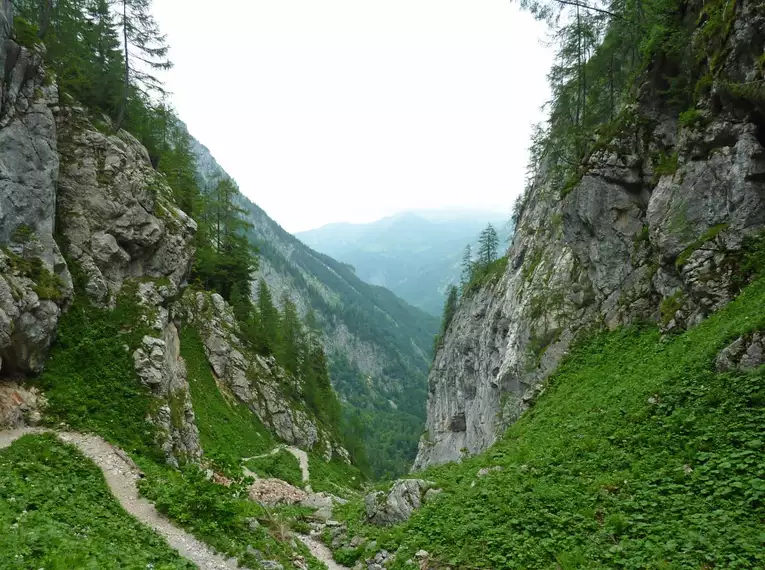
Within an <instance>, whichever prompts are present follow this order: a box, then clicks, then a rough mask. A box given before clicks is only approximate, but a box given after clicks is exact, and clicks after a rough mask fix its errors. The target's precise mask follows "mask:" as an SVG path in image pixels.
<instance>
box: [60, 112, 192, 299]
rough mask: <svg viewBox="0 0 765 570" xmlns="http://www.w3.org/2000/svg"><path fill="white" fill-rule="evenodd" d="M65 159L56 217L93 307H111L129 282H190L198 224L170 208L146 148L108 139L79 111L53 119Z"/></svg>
mask: <svg viewBox="0 0 765 570" xmlns="http://www.w3.org/2000/svg"><path fill="white" fill-rule="evenodd" d="M58 138H59V147H60V152H61V153H62V156H64V157H65V159H64V160H62V162H61V172H60V175H59V193H58V211H59V219H60V220H61V227H60V231H61V233H62V235H63V236H64V238H65V240H66V242H67V251H66V253H67V255H68V256H69V257H70V259H72V260H73V261H74V262H76V263H77V265H78V266H79V268H80V270H81V271H82V272H83V274H84V278H85V290H86V292H87V294H88V296H89V297H90V299H91V301H92V302H94V303H96V304H98V305H101V306H113V305H114V302H115V299H116V296H117V294H118V293H119V292H120V290H121V288H122V284H123V282H124V281H125V280H126V279H131V278H132V279H138V278H145V277H151V278H159V279H167V280H169V281H170V283H171V284H172V285H173V286H174V287H175V288H176V289H177V288H180V287H181V286H182V285H183V284H184V283H185V280H186V277H187V276H188V272H189V269H190V267H191V261H192V259H193V254H194V244H193V236H194V233H195V232H196V222H194V220H192V219H191V218H190V217H189V216H187V215H186V214H185V213H184V212H182V211H181V210H180V209H178V208H177V207H176V206H175V205H174V204H173V202H172V200H171V198H170V196H171V190H170V188H169V187H168V186H167V184H166V182H165V181H164V178H163V177H162V175H161V174H159V173H158V172H156V171H155V170H154V168H153V167H152V165H151V162H150V160H149V155H148V152H147V151H146V149H145V148H144V147H143V145H141V144H140V143H139V142H138V141H137V140H136V139H135V138H134V137H133V136H132V135H130V134H129V133H127V132H125V131H119V132H118V133H116V134H111V135H107V134H104V133H102V132H101V131H99V130H97V129H96V128H95V127H93V125H92V124H91V123H90V121H89V120H88V118H87V117H86V115H85V113H84V111H83V110H82V109H79V108H77V107H64V108H62V109H61V111H60V112H59V114H58Z"/></svg>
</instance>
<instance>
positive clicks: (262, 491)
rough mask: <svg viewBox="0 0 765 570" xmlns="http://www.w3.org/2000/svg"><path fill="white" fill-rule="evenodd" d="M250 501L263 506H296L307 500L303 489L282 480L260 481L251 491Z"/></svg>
mask: <svg viewBox="0 0 765 570" xmlns="http://www.w3.org/2000/svg"><path fill="white" fill-rule="evenodd" d="M249 496H250V499H251V500H253V501H255V502H257V503H261V504H263V505H269V506H273V505H296V504H298V503H300V502H301V501H303V500H305V499H306V498H307V496H308V495H307V494H306V492H305V491H303V490H302V489H298V488H297V487H293V486H292V485H290V484H289V483H286V482H284V481H282V480H280V479H258V480H257V481H255V482H254V483H253V484H252V485H250V489H249Z"/></svg>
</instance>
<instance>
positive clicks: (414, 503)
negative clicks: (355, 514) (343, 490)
mask: <svg viewBox="0 0 765 570" xmlns="http://www.w3.org/2000/svg"><path fill="white" fill-rule="evenodd" d="M433 485H434V483H432V482H430V481H424V480H422V479H399V480H398V481H396V482H395V483H394V484H393V487H392V488H391V490H390V491H389V492H388V493H387V494H386V493H385V492H383V491H377V492H375V493H370V494H369V495H367V496H366V498H365V499H364V503H365V506H366V515H367V520H368V521H369V522H370V523H372V524H376V525H391V524H397V523H400V522H404V521H406V520H408V519H409V517H410V516H412V513H413V512H414V511H415V510H417V509H419V508H420V507H421V506H422V504H423V502H424V501H423V499H424V495H425V493H426V492H427V491H428V490H429V489H431V488H432V487H433Z"/></svg>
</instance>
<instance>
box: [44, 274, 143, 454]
mask: <svg viewBox="0 0 765 570" xmlns="http://www.w3.org/2000/svg"><path fill="white" fill-rule="evenodd" d="M134 291H135V285H134V284H126V285H125V286H124V288H123V293H122V294H121V295H120V297H119V298H118V299H117V306H116V308H115V309H114V310H111V311H110V310H108V309H98V308H96V307H92V306H91V305H90V304H89V303H88V301H87V300H86V298H85V295H84V294H80V295H76V296H75V300H74V303H73V304H72V306H71V307H70V308H69V310H68V311H67V312H66V313H64V315H63V317H62V318H61V320H60V321H59V328H58V337H57V342H56V343H55V344H54V346H53V349H52V350H51V353H50V357H49V358H48V361H47V362H46V366H45V371H44V372H43V373H42V375H41V376H40V378H39V379H38V380H36V382H37V383H38V384H39V386H40V388H41V389H42V390H43V391H44V392H45V396H46V399H47V400H48V406H47V408H46V410H45V418H46V421H47V422H48V423H49V424H50V425H52V426H58V425H59V424H60V423H64V424H66V425H68V426H69V427H70V428H72V429H74V430H77V431H82V432H94V433H97V434H99V435H101V436H103V437H105V438H106V439H108V440H109V441H111V442H113V443H115V444H117V445H119V446H120V447H122V448H123V449H125V450H126V451H139V452H141V453H145V454H148V455H153V454H154V452H155V431H154V428H153V426H152V425H151V424H150V423H149V422H148V421H147V420H146V418H147V417H148V416H149V414H150V412H151V410H152V406H153V398H152V396H151V394H150V392H149V390H148V389H147V388H145V387H144V386H143V385H142V384H141V383H140V380H139V378H138V376H137V374H136V373H135V370H134V367H133V358H132V356H131V355H132V353H133V351H134V350H135V349H136V348H138V346H140V343H141V339H142V338H143V336H144V334H147V333H148V332H149V331H148V330H146V329H144V328H142V327H141V326H140V325H139V323H140V322H141V315H142V314H143V309H141V308H140V307H139V306H138V305H137V304H136V302H135V299H134V296H133V293H134Z"/></svg>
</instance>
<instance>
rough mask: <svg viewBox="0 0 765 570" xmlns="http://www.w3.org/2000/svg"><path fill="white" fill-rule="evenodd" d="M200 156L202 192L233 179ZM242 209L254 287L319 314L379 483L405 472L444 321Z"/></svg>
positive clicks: (335, 377) (250, 208)
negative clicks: (254, 266)
mask: <svg viewBox="0 0 765 570" xmlns="http://www.w3.org/2000/svg"><path fill="white" fill-rule="evenodd" d="M194 151H195V154H196V158H197V169H198V176H199V178H200V179H201V182H202V185H203V187H208V188H209V187H212V186H213V185H214V184H216V183H217V181H218V180H220V178H221V177H224V176H225V177H227V176H228V175H227V174H226V172H225V171H224V170H223V169H222V168H221V167H220V165H219V164H218V163H217V162H216V160H215V159H214V158H213V156H212V155H211V154H210V152H209V150H208V149H207V148H206V147H204V146H203V145H201V144H200V143H198V142H196V141H195V148H194ZM241 205H242V207H243V208H244V209H245V210H246V211H247V217H248V219H249V221H250V223H251V224H252V225H253V229H252V232H251V234H250V237H251V239H252V242H253V243H254V244H255V245H256V246H257V247H258V249H259V262H260V267H259V269H258V271H257V273H256V274H255V275H254V277H255V279H256V281H255V284H257V279H260V278H262V279H264V280H265V281H266V283H267V284H268V286H269V288H270V289H271V291H272V293H273V296H274V299H275V300H276V301H277V302H278V301H279V299H280V298H281V297H282V295H283V294H285V293H286V294H287V295H289V296H290V298H291V299H292V300H293V301H294V302H295V304H296V305H297V307H298V311H299V312H300V313H301V315H302V316H304V315H305V314H306V313H307V312H308V311H309V310H313V311H314V313H315V314H316V316H317V318H318V321H319V324H320V325H321V327H322V329H323V333H324V339H323V340H324V345H325V349H326V352H327V354H328V356H329V359H330V373H331V378H332V383H333V386H334V388H335V390H336V391H337V392H338V394H339V395H340V397H341V399H342V400H343V402H344V403H345V405H346V411H347V412H348V413H349V414H352V415H356V416H357V417H359V418H360V419H361V423H362V428H363V429H364V431H365V434H364V435H365V441H366V443H367V454H368V456H369V460H370V464H371V466H372V468H373V470H374V471H375V472H376V473H377V474H378V475H380V476H383V475H388V476H394V475H399V474H401V473H404V472H406V471H407V470H408V469H409V467H410V466H411V463H412V461H413V460H414V457H415V455H416V452H417V442H418V440H419V436H420V434H421V433H422V429H423V425H424V422H425V401H426V398H427V386H426V377H427V373H428V368H429V365H430V362H431V358H432V354H431V350H432V346H433V336H434V335H435V333H436V331H437V329H438V325H439V321H438V319H437V318H435V317H433V316H431V315H429V314H427V313H425V312H423V311H421V310H420V309H418V308H416V307H413V306H411V305H409V304H408V303H406V302H405V301H403V300H402V299H399V298H398V297H396V295H394V294H393V293H392V292H391V291H389V290H387V289H384V288H382V287H377V286H374V285H370V284H369V283H366V282H364V281H362V280H361V279H360V278H359V277H358V276H357V275H356V274H355V272H354V270H353V268H351V267H349V266H348V265H347V264H344V263H341V262H339V261H336V260H335V259H332V258H331V257H329V256H328V255H325V254H323V253H318V252H316V251H314V250H313V249H311V248H310V247H308V246H306V245H305V244H304V243H303V242H301V241H300V240H298V239H297V238H295V237H294V236H292V235H291V234H290V233H288V232H287V231H285V230H284V229H282V228H281V226H279V224H277V223H276V222H275V221H274V220H272V219H271V218H270V217H269V216H268V214H266V213H265V212H264V211H263V210H262V209H261V208H260V207H258V206H257V205H256V204H254V203H253V202H251V201H250V200H249V199H247V198H246V197H242V204H241Z"/></svg>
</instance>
